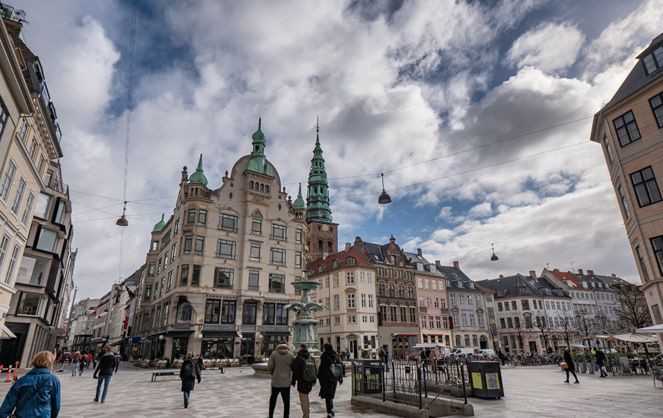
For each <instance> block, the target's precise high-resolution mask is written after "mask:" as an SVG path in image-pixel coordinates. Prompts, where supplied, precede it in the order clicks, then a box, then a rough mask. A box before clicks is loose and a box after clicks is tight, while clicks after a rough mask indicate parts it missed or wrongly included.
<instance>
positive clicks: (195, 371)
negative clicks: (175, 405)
mask: <svg viewBox="0 0 663 418" xmlns="http://www.w3.org/2000/svg"><path fill="white" fill-rule="evenodd" d="M180 379H182V392H183V393H184V407H185V408H188V407H189V397H190V396H191V392H192V391H193V388H194V386H196V379H198V383H200V368H199V367H198V362H196V361H195V360H194V359H193V353H189V354H187V355H186V360H184V363H182V367H181V368H180Z"/></svg>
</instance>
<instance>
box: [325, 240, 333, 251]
mask: <svg viewBox="0 0 663 418" xmlns="http://www.w3.org/2000/svg"><path fill="white" fill-rule="evenodd" d="M327 248H329V250H328V251H329V252H330V253H333V252H334V244H332V242H331V241H327Z"/></svg>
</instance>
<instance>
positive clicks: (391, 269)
mask: <svg viewBox="0 0 663 418" xmlns="http://www.w3.org/2000/svg"><path fill="white" fill-rule="evenodd" d="M354 246H355V247H356V248H357V249H358V250H359V251H360V252H361V253H362V254H363V255H364V257H366V259H367V260H369V261H370V262H371V263H372V264H373V268H375V275H376V279H375V286H376V292H377V304H378V343H377V345H378V347H386V348H387V349H388V350H390V352H391V356H393V357H391V358H394V359H405V358H408V356H409V355H410V353H411V352H412V353H413V354H415V351H414V349H413V347H414V346H415V345H416V344H417V342H418V340H419V322H418V315H417V299H416V294H415V286H416V281H415V276H414V267H413V266H412V265H411V264H410V263H409V261H408V259H407V257H406V256H405V254H404V253H403V251H402V250H401V248H400V247H399V246H398V245H397V244H396V240H395V239H394V237H391V238H390V239H389V243H388V244H385V245H378V244H373V243H370V242H364V241H362V239H361V238H360V237H357V238H355V242H354Z"/></svg>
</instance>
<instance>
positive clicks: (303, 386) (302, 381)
mask: <svg viewBox="0 0 663 418" xmlns="http://www.w3.org/2000/svg"><path fill="white" fill-rule="evenodd" d="M317 376H318V370H317V367H316V366H315V360H313V357H311V354H310V353H309V351H308V350H307V349H306V344H302V345H300V346H299V351H298V352H297V357H295V360H294V361H293V362H292V386H293V387H294V386H295V384H297V392H298V393H299V403H300V405H301V407H302V418H309V414H310V413H311V410H310V408H309V399H308V394H309V393H311V390H312V389H313V386H315V381H316V379H317Z"/></svg>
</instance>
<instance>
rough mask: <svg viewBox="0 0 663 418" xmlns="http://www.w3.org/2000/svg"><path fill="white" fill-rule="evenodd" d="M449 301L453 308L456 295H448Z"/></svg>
mask: <svg viewBox="0 0 663 418" xmlns="http://www.w3.org/2000/svg"><path fill="white" fill-rule="evenodd" d="M449 301H450V305H451V306H454V305H455V304H456V295H454V294H453V293H452V294H450V295H449Z"/></svg>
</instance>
